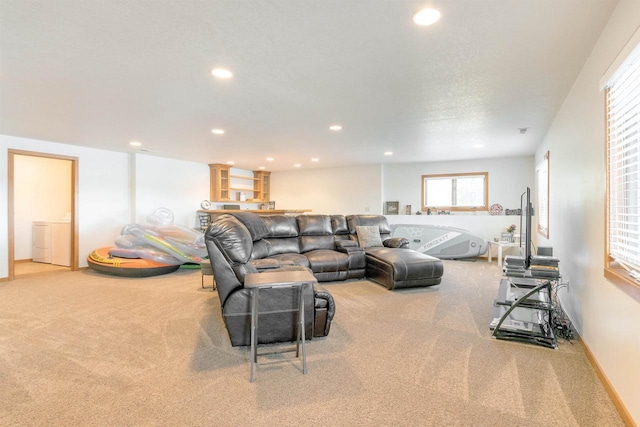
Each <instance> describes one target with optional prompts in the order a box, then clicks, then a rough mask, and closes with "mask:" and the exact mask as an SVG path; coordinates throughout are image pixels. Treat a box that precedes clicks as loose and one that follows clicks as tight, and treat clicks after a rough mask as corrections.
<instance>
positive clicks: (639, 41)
mask: <svg viewBox="0 0 640 427" xmlns="http://www.w3.org/2000/svg"><path fill="white" fill-rule="evenodd" d="M632 53H633V56H632ZM633 57H636V58H637V57H640V26H639V27H638V28H636V31H635V32H634V33H633V35H631V37H630V38H629V41H627V43H626V44H625V45H624V47H623V48H622V50H621V51H620V53H618V56H616V59H614V60H613V62H612V63H611V65H609V68H607V71H605V73H604V74H603V76H602V78H601V79H600V90H601V91H602V90H604V88H606V87H607V86H609V85H610V84H611V82H612V81H613V80H615V78H616V77H617V76H616V74H618V70H620V67H621V66H622V64H623V63H624V62H625V61H627V60H629V61H632V60H633Z"/></svg>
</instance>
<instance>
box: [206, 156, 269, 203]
mask: <svg viewBox="0 0 640 427" xmlns="http://www.w3.org/2000/svg"><path fill="white" fill-rule="evenodd" d="M231 172H232V168H231V166H229V165H225V164H222V163H212V164H210V165H209V176H210V180H211V182H210V189H211V191H210V193H211V194H210V199H211V201H212V202H229V201H233V202H246V203H265V202H268V201H269V198H270V194H271V193H270V188H271V181H270V179H271V172H268V171H253V176H250V175H240V174H237V172H236V175H233V174H232V173H231ZM247 172H248V171H247ZM241 194H244V198H243V197H241V196H240V195H241Z"/></svg>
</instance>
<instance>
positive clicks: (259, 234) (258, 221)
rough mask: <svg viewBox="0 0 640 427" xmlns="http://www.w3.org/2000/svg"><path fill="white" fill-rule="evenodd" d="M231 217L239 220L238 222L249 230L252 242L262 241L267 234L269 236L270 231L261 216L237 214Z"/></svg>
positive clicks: (250, 213)
mask: <svg viewBox="0 0 640 427" xmlns="http://www.w3.org/2000/svg"><path fill="white" fill-rule="evenodd" d="M231 215H233V216H234V217H236V219H238V221H240V222H241V223H242V225H244V226H245V227H247V230H249V233H250V234H251V240H252V241H254V242H255V241H257V240H260V239H262V238H263V237H265V236H266V235H267V234H269V229H268V228H267V226H266V225H265V223H264V221H263V220H262V218H260V216H258V215H256V214H254V213H253V212H235V213H232V214H231Z"/></svg>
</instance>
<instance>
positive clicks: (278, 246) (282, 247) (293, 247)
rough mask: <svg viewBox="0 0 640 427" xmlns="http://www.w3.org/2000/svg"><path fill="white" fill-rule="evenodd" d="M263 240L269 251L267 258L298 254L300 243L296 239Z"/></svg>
mask: <svg viewBox="0 0 640 427" xmlns="http://www.w3.org/2000/svg"><path fill="white" fill-rule="evenodd" d="M264 240H265V242H266V244H267V249H268V250H269V251H268V253H269V256H273V255H278V254H288V253H292V254H299V253H300V242H299V240H298V238H297V237H283V238H278V239H270V238H268V237H267V238H265V239H264Z"/></svg>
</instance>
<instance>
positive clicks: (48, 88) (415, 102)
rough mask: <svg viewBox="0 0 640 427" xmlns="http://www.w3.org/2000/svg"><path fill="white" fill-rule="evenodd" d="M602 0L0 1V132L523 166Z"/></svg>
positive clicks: (278, 154) (103, 144) (109, 143)
mask: <svg viewBox="0 0 640 427" xmlns="http://www.w3.org/2000/svg"><path fill="white" fill-rule="evenodd" d="M616 3H617V1H616V0H518V1H516V0H485V1H480V0H446V1H445V0H434V1H432V2H430V4H431V5H433V6H435V7H436V8H437V9H439V10H440V11H441V13H442V19H441V20H440V21H439V22H438V23H436V24H435V25H433V26H431V27H418V26H416V25H414V24H413V23H412V22H411V16H412V14H413V13H414V12H416V11H417V10H419V9H421V8H422V7H424V6H425V5H426V4H427V3H426V2H424V1H406V0H395V1H382V0H322V1H320V0H313V1H303V0H270V1H268V0H256V1H249V0H242V1H241V0H232V1H214V0H210V1H200V0H1V1H0V133H1V134H5V135H14V136H21V137H27V138H34V139H42V140H47V141H54V142H62V143H67V144H77V145H82V146H87V147H95V148H104V149H109V150H116V151H135V149H133V148H132V147H130V146H129V145H128V143H129V141H131V140H138V141H140V142H142V143H143V146H142V149H144V150H149V151H151V152H152V153H155V154H157V155H159V156H166V157H172V158H177V159H184V160H191V161H196V162H204V163H216V162H226V161H228V160H234V161H235V162H236V166H238V167H241V168H245V169H255V168H257V167H258V166H266V167H267V169H269V170H285V169H293V167H292V165H293V163H301V164H302V167H304V168H310V167H333V166H343V165H355V164H371V163H374V164H375V163H390V162H393V163H399V162H400V163H402V162H415V161H421V162H422V161H439V160H454V159H467V158H479V157H503V156H516V155H526V154H532V153H534V151H535V148H536V147H537V145H538V144H539V143H540V141H541V139H542V138H543V136H544V134H545V132H546V130H547V129H548V127H549V126H550V124H551V121H552V119H553V117H554V115H555V114H556V112H557V111H558V109H559V107H560V105H561V103H562V102H563V100H564V98H565V97H566V95H567V93H568V92H569V90H570V88H571V85H572V84H573V82H574V80H575V78H576V77H577V75H578V73H579V72H580V70H581V68H582V65H583V64H584V62H585V60H586V58H587V56H588V55H589V53H590V51H591V48H592V46H593V44H594V43H595V41H596V40H597V38H598V36H599V34H600V32H601V30H602V28H603V27H604V25H605V23H606V21H607V20H608V18H609V16H610V14H611V12H612V10H613V8H614V7H615V4H616ZM216 66H224V67H226V68H229V69H230V70H231V71H233V73H234V77H233V78H232V79H231V80H227V81H221V80H217V79H215V78H213V77H212V76H211V74H210V71H211V69H212V68H214V67H216ZM594 90H595V88H594ZM334 123H340V124H342V125H343V127H344V128H343V130H342V131H341V132H338V133H336V132H332V131H330V130H329V129H328V127H329V125H331V124H334ZM212 128H223V129H225V130H226V134H225V135H223V136H216V135H212V133H211V129H212ZM518 128H529V130H528V132H527V133H526V134H525V135H520V132H519V130H518ZM479 144H482V145H484V146H483V147H482V148H475V146H477V145H479ZM387 150H390V151H393V153H394V154H393V156H391V157H389V156H384V155H383V152H384V151H387ZM267 156H272V157H274V158H275V161H273V162H266V161H265V158H266V157H267ZM311 157H319V158H320V162H318V163H313V164H312V163H311V162H310V158H311Z"/></svg>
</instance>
